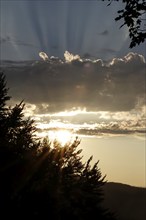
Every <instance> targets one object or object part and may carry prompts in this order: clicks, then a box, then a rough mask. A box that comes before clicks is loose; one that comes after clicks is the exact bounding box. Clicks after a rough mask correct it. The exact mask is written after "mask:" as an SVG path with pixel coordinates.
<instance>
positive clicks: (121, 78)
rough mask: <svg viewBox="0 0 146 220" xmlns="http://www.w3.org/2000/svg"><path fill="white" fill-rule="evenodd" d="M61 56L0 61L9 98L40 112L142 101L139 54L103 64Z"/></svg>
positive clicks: (119, 107) (123, 107)
mask: <svg viewBox="0 0 146 220" xmlns="http://www.w3.org/2000/svg"><path fill="white" fill-rule="evenodd" d="M44 54H45V53H44ZM44 54H43V55H44ZM41 55H42V53H41ZM64 58H65V59H64V60H61V59H59V58H57V57H50V58H48V57H47V55H45V59H44V60H39V61H33V62H31V61H29V62H2V63H1V69H2V71H4V72H5V74H6V76H7V82H8V86H9V88H10V94H11V95H12V97H13V100H15V101H17V102H18V101H21V100H24V101H25V102H28V103H30V104H35V105H37V106H38V109H40V110H38V111H39V112H40V113H43V112H60V111H64V110H71V109H73V108H74V109H75V108H76V109H77V108H79V107H80V108H81V109H84V108H86V110H87V111H130V110H132V109H134V108H135V107H136V106H138V105H140V106H142V105H144V104H145V88H146V85H145V74H146V71H145V70H146V63H145V60H144V57H143V56H142V55H139V54H136V53H129V54H127V55H126V56H125V57H123V58H114V59H113V60H111V61H110V62H106V63H104V61H103V60H101V59H98V60H90V59H83V58H80V56H78V55H73V54H71V53H69V52H67V51H66V52H65V54H64Z"/></svg>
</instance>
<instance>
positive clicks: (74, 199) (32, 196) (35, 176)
mask: <svg viewBox="0 0 146 220" xmlns="http://www.w3.org/2000/svg"><path fill="white" fill-rule="evenodd" d="M5 86H6V83H5V77H4V75H3V74H1V75H0V89H1V90H0V93H1V96H0V106H2V107H1V114H0V120H1V123H0V175H1V181H0V198H1V201H2V204H1V215H2V216H3V217H4V219H7V218H8V217H11V218H13V217H15V219H20V218H21V217H23V218H28V217H29V218H34V217H39V218H41V219H45V218H49V219H55V220H66V219H69V218H75V219H77V220H82V219H84V220H86V219H89V218H92V219H94V218H96V219H100V220H101V219H115V218H114V216H113V214H111V213H110V212H109V211H108V210H106V209H104V208H103V207H102V201H103V199H104V195H103V191H102V187H103V185H104V184H105V183H106V181H105V177H102V174H101V172H100V169H99V168H98V162H97V163H95V164H94V166H91V160H92V157H91V158H89V160H88V161H87V162H86V163H83V162H82V157H81V156H80V154H81V151H82V150H81V149H78V145H79V144H80V140H79V139H78V138H76V139H75V140H74V142H73V143H67V144H66V145H65V146H64V147H62V146H61V144H60V143H58V142H57V141H55V142H53V143H50V142H49V140H48V139H47V138H46V139H44V140H42V141H40V140H39V141H38V140H37V139H36V138H35V137H34V134H35V130H36V129H35V126H34V124H33V121H32V120H30V119H24V115H23V108H24V105H23V103H20V104H19V105H16V106H15V107H13V108H6V101H7V100H9V97H8V96H7V91H8V90H7V89H6V88H5Z"/></svg>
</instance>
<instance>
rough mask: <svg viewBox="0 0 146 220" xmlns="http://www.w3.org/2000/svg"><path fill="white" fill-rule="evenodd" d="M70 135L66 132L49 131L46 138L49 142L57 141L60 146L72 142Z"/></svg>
mask: <svg viewBox="0 0 146 220" xmlns="http://www.w3.org/2000/svg"><path fill="white" fill-rule="evenodd" d="M72 136H73V135H72V133H71V132H70V131H68V130H57V131H49V132H48V137H49V139H50V140H51V141H55V140H56V141H58V142H59V143H60V144H61V145H62V146H64V145H65V144H67V143H68V142H70V141H71V140H72Z"/></svg>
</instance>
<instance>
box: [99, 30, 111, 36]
mask: <svg viewBox="0 0 146 220" xmlns="http://www.w3.org/2000/svg"><path fill="white" fill-rule="evenodd" d="M99 35H102V36H107V35H109V31H108V30H104V31H102V32H101V33H99Z"/></svg>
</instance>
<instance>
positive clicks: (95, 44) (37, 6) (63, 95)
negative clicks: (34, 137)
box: [0, 0, 146, 186]
mask: <svg viewBox="0 0 146 220" xmlns="http://www.w3.org/2000/svg"><path fill="white" fill-rule="evenodd" d="M0 4H1V7H0V12H1V13H0V16H1V22H0V30H1V31H0V61H1V62H0V68H1V70H2V71H4V73H5V74H6V77H7V84H8V87H9V94H10V95H11V96H12V99H11V101H10V105H14V104H16V103H19V102H20V101H22V100H24V102H25V103H26V105H25V109H24V111H25V116H26V117H28V116H30V117H32V118H34V120H35V124H36V126H37V128H38V135H39V136H40V137H44V136H46V135H48V136H51V137H54V138H58V139H60V140H61V141H63V140H64V141H65V140H66V141H67V139H66V138H67V137H68V138H71V137H74V136H79V138H81V148H83V155H84V159H85V160H86V159H88V158H89V157H90V156H91V155H93V158H94V159H93V162H96V161H97V160H100V163H99V167H101V171H102V172H103V174H107V179H108V180H109V181H114V182H122V183H126V184H130V185H135V186H146V176H145V161H146V160H145V134H146V126H145V119H146V102H145V101H146V100H145V98H146V96H145V91H146V90H145V89H146V83H145V79H146V75H145V74H146V62H145V58H146V56H145V55H146V54H145V46H144V44H141V45H139V46H136V47H135V48H133V49H130V48H129V44H130V39H129V37H128V29H127V28H126V27H123V28H121V29H119V27H120V25H121V22H115V20H114V18H115V17H116V15H117V10H119V9H121V8H122V7H123V4H122V3H119V2H118V3H117V2H113V3H112V4H111V6H108V7H107V2H102V1H89V0H86V1H85V0H84V1H77V0H76V1H74V0H72V1H71V0H68V1H67V0H64V1H63V0H62V1H61V0H60V1H59V0H58V1H57V0H56V1H47V0H46V1H39V0H37V1H36V0H35V1H33V0H31V1H28V0H27V1H25V0H22V1H21V0H20V1H14V0H9V1H7V0H5V1H1V2H0ZM61 137H63V140H62V139H61ZM62 143H63V142H62Z"/></svg>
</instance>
